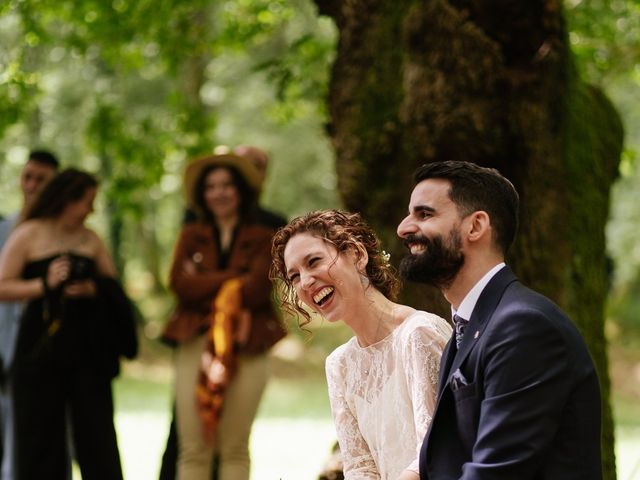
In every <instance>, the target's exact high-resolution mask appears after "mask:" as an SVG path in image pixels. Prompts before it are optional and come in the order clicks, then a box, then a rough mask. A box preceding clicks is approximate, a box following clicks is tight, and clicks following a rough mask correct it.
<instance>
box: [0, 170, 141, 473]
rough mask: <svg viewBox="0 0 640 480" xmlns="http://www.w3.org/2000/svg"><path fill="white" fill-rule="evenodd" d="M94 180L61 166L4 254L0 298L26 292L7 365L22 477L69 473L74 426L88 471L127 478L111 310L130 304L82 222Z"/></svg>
mask: <svg viewBox="0 0 640 480" xmlns="http://www.w3.org/2000/svg"><path fill="white" fill-rule="evenodd" d="M97 187H98V182H97V181H96V179H95V178H94V177H92V176H91V175H89V174H88V173H85V172H82V171H80V170H75V169H67V170H64V171H62V172H61V173H59V174H58V175H57V176H56V177H54V178H53V180H51V181H50V182H49V183H48V185H47V186H46V187H45V188H44V189H43V190H42V192H41V193H40V195H39V197H38V198H37V199H36V201H35V202H34V204H33V205H32V206H31V208H30V209H29V210H28V212H27V214H26V218H25V220H24V221H23V222H22V223H21V224H20V225H18V226H17V227H16V229H15V230H14V231H13V233H12V234H11V236H10V237H9V239H8V241H7V244H6V246H5V248H4V249H3V250H2V256H1V257H0V300H3V301H4V300H12V301H26V302H28V303H27V305H26V308H25V309H24V313H23V315H22V318H21V320H20V327H19V332H18V340H17V345H16V354H15V360H14V365H13V368H12V370H11V372H10V375H9V383H10V394H11V397H12V402H13V408H14V412H15V417H14V426H15V432H16V438H15V452H14V454H15V457H14V461H15V465H16V479H18V480H31V479H34V478H56V479H64V478H68V477H70V472H69V471H68V469H69V464H68V458H69V452H68V451H67V443H68V442H67V439H68V438H69V435H68V433H67V428H68V426H70V427H71V434H70V436H71V438H72V440H73V446H74V453H75V457H76V459H77V461H78V464H79V467H80V471H81V473H82V478H83V479H85V480H90V479H105V480H107V479H121V478H122V471H121V467H120V457H119V453H118V445H117V441H116V432H115V428H114V425H113V399H112V392H111V380H112V378H113V377H114V376H115V375H116V374H117V372H118V352H117V350H118V347H117V346H116V345H117V344H118V343H119V341H120V340H119V335H120V334H121V332H114V331H113V330H112V329H111V328H110V322H111V321H112V318H110V317H109V318H107V316H106V314H107V313H108V314H114V316H116V315H117V316H118V319H119V320H120V319H121V318H122V315H131V309H130V306H129V304H128V300H127V299H126V296H125V295H124V292H122V291H121V289H120V288H119V286H118V284H117V282H116V281H115V277H116V271H115V267H114V265H113V262H112V260H111V257H110V255H109V253H108V251H107V248H106V246H105V245H104V243H103V242H102V240H101V239H100V237H98V235H97V234H96V233H95V232H94V231H92V230H90V229H89V228H87V227H86V226H85V225H84V222H85V219H86V218H87V216H88V215H89V214H90V213H91V212H93V202H94V199H95V197H96V192H97ZM114 291H115V292H116V294H117V295H118V297H117V300H114V297H113V292H114ZM107 295H108V297H109V298H106V296H107ZM116 303H118V305H119V306H120V307H122V309H120V310H118V311H117V312H116V311H114V308H115V304H116ZM119 320H118V321H119ZM113 322H115V320H113ZM134 342H135V340H134ZM127 348H128V354H131V355H133V354H134V353H135V352H133V351H132V350H131V349H133V350H135V348H136V346H135V345H131V344H129V345H128V347H127Z"/></svg>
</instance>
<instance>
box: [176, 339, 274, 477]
mask: <svg viewBox="0 0 640 480" xmlns="http://www.w3.org/2000/svg"><path fill="white" fill-rule="evenodd" d="M205 338H206V335H201V336H200V337H198V338H195V339H194V340H192V341H190V342H186V343H183V344H181V345H179V346H178V347H177V348H176V352H175V368H176V425H177V432H178V445H179V451H178V465H177V480H210V479H211V467H212V463H213V456H214V453H215V454H217V455H218V457H219V460H220V464H219V471H218V478H219V480H249V472H250V460H249V436H250V434H251V426H252V424H253V420H254V419H255V416H256V413H257V411H258V405H259V404H260V398H261V397H262V392H263V391H264V388H265V386H266V383H267V376H268V370H269V361H268V356H267V354H262V355H255V356H240V357H239V358H238V370H237V372H236V375H235V377H234V378H233V380H232V381H231V383H230V384H229V385H228V387H227V391H226V394H225V398H224V407H223V410H222V416H221V418H220V425H219V426H218V431H217V432H216V435H215V439H214V442H213V444H211V445H208V444H206V443H205V442H204V439H203V436H202V423H201V421H200V417H199V416H198V412H197V409H196V397H195V389H196V383H197V381H198V369H199V366H200V357H201V355H202V352H203V350H204V346H205Z"/></svg>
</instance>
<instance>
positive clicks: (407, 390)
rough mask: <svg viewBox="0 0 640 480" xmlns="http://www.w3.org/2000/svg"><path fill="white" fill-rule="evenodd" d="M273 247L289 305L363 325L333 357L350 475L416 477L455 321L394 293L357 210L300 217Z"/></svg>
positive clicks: (331, 373)
mask: <svg viewBox="0 0 640 480" xmlns="http://www.w3.org/2000/svg"><path fill="white" fill-rule="evenodd" d="M272 254H273V266H272V277H273V278H274V279H278V280H280V282H278V283H279V284H280V285H279V288H280V290H281V293H282V302H283V307H284V308H285V309H286V310H288V311H290V312H292V313H296V312H297V313H298V314H300V315H302V316H303V317H304V319H305V320H304V323H308V322H309V321H310V315H309V313H308V309H310V310H312V311H313V312H316V313H319V314H321V315H322V316H323V317H325V318H326V319H327V320H328V321H330V322H336V321H343V322H345V323H346V324H347V325H348V326H349V327H350V328H351V330H352V331H353V333H354V334H355V336H354V337H353V338H351V339H350V340H349V341H348V342H347V343H345V344H344V345H342V346H340V347H338V348H337V349H336V350H335V351H334V352H333V353H332V354H331V355H330V356H329V357H328V358H327V360H326V373H327V384H328V388H329V398H330V402H331V411H332V414H333V420H334V423H335V427H336V432H337V435H338V441H339V443H340V450H341V453H342V457H343V458H342V459H343V463H344V475H345V478H346V479H347V480H349V479H352V480H355V479H382V480H417V479H418V478H419V475H418V455H419V452H420V446H421V445H422V440H423V438H424V436H425V434H426V432H427V428H428V427H429V423H430V422H431V416H432V413H433V410H434V408H435V403H436V395H437V381H438V370H439V365H440V356H441V355H442V350H443V348H444V345H445V344H446V342H447V341H448V339H449V337H450V335H451V327H449V325H448V324H447V323H446V322H445V321H444V320H443V319H442V318H440V317H438V316H436V315H433V314H430V313H427V312H423V311H418V310H414V309H413V308H411V307H409V306H406V305H401V304H398V303H394V302H393V298H394V297H395V295H396V293H397V291H398V289H399V282H398V280H397V278H396V277H395V275H394V273H393V271H392V268H391V266H390V265H389V263H388V260H387V258H386V254H384V252H382V251H381V249H380V242H379V240H378V238H377V237H376V235H375V234H374V233H373V231H372V229H371V228H370V227H369V226H368V225H367V224H366V223H364V221H363V220H362V218H361V217H360V215H358V214H350V213H345V212H341V211H337V210H326V211H319V212H312V213H309V214H307V215H305V216H302V217H298V218H296V219H294V220H292V221H291V222H290V223H289V224H288V225H287V226H285V227H283V228H282V229H280V230H279V231H278V233H277V234H276V235H275V237H274V239H273V248H272ZM305 306H306V308H305Z"/></svg>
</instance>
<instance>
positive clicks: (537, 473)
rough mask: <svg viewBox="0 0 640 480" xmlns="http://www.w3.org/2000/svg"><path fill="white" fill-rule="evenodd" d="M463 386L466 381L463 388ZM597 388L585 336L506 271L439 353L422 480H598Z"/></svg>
mask: <svg viewBox="0 0 640 480" xmlns="http://www.w3.org/2000/svg"><path fill="white" fill-rule="evenodd" d="M465 383H466V385H465ZM601 470H602V467H601V461H600V390H599V385H598V378H597V376H596V371H595V368H594V365H593V362H592V359H591V357H590V355H589V352H588V351H587V347H586V345H585V342H584V340H583V338H582V337H581V335H580V333H579V332H578V330H577V329H576V327H575V326H574V324H573V323H572V322H571V320H569V318H567V316H566V315H565V314H564V313H563V312H562V311H561V310H560V309H559V308H558V307H557V306H556V305H555V304H554V303H553V302H551V301H550V300H549V299H547V298H545V297H543V296H542V295H540V294H538V293H536V292H534V291H532V290H530V289H528V288H526V287H524V286H523V285H522V284H521V283H520V282H518V280H517V279H516V277H515V276H514V274H513V273H512V272H511V270H510V269H509V268H508V267H505V268H503V269H502V270H500V271H499V272H498V273H497V274H496V275H495V276H494V277H493V278H492V279H491V280H490V282H489V283H488V284H487V286H486V287H485V289H484V290H483V292H482V294H481V295H480V297H479V299H478V302H477V303H476V306H475V308H474V310H473V314H472V316H471V318H470V319H469V324H468V326H467V328H466V330H465V334H464V337H463V340H462V343H461V345H460V349H459V350H458V349H456V346H455V340H454V341H453V342H452V341H450V342H449V344H448V345H447V347H446V348H445V351H444V353H443V356H442V362H441V366H440V383H439V395H438V403H437V406H436V410H435V412H434V416H433V420H432V423H431V426H430V428H429V431H428V432H427V435H426V438H425V441H424V443H423V446H422V450H421V454H420V479H421V480H426V479H429V480H453V479H456V480H457V479H464V480H472V479H473V480H489V479H492V480H498V479H500V480H506V479H517V480H527V479H531V480H600V479H601V478H602V471H601Z"/></svg>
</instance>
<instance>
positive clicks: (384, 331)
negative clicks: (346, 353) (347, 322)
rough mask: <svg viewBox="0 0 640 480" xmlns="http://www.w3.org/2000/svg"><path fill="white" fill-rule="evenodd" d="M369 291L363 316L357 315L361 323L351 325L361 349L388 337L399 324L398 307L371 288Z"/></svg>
mask: <svg viewBox="0 0 640 480" xmlns="http://www.w3.org/2000/svg"><path fill="white" fill-rule="evenodd" d="M371 289H372V292H371V293H370V294H368V295H366V300H365V301H366V302H367V303H366V304H365V306H364V314H363V315H362V314H361V315H358V317H359V318H360V319H361V321H360V322H358V323H357V324H355V325H352V329H353V331H354V333H355V335H356V338H357V339H358V343H359V344H360V346H362V347H366V346H369V345H373V344H374V343H378V342H379V341H381V340H383V339H384V338H386V337H388V336H389V335H390V334H391V332H393V330H394V329H395V328H396V327H397V326H398V324H399V323H400V321H399V320H400V319H399V317H398V314H397V307H398V305H397V304H395V303H393V302H392V301H391V300H389V299H388V298H386V297H385V296H384V295H383V294H382V293H380V292H379V291H378V290H375V289H373V287H371Z"/></svg>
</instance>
